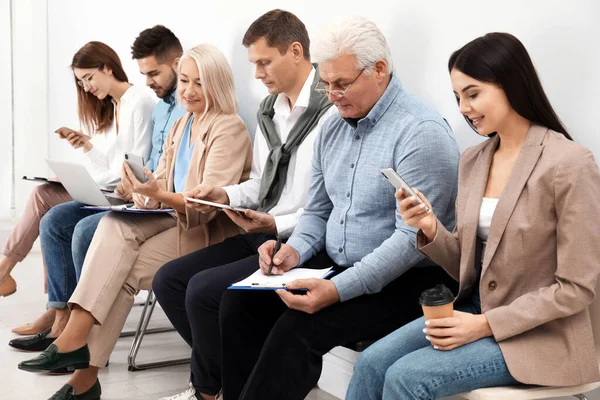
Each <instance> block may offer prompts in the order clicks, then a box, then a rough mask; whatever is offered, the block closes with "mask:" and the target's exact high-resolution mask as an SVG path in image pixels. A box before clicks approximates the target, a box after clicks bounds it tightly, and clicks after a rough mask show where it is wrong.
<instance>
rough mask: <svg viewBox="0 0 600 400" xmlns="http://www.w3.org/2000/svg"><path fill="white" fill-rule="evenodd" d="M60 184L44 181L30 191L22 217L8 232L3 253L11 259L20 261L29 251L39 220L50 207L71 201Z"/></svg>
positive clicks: (38, 228) (35, 236) (37, 231)
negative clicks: (9, 232)
mask: <svg viewBox="0 0 600 400" xmlns="http://www.w3.org/2000/svg"><path fill="white" fill-rule="evenodd" d="M71 200H72V199H71V196H69V193H67V191H66V190H65V188H64V187H63V186H62V185H57V184H52V183H44V184H42V185H38V186H36V187H35V189H33V190H32V191H31V194H30V195H29V200H27V205H26V206H25V212H24V213H23V218H21V220H20V221H19V223H18V224H17V226H16V227H15V229H13V231H12V233H11V234H10V236H9V238H8V240H7V241H6V244H5V245H4V251H3V254H4V255H5V256H6V257H8V258H10V259H11V260H13V261H16V262H21V261H23V259H24V258H25V257H27V254H29V252H30V251H31V248H32V247H33V243H34V242H35V240H36V239H37V237H38V236H39V234H40V220H41V219H42V217H43V216H44V215H45V214H46V213H47V212H48V210H50V209H51V208H52V207H54V206H56V205H59V204H62V203H66V202H67V201H71Z"/></svg>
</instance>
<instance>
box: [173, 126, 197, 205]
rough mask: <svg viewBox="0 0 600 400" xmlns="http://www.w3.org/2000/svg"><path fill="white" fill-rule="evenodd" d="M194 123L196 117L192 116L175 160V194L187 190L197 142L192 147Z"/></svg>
mask: <svg viewBox="0 0 600 400" xmlns="http://www.w3.org/2000/svg"><path fill="white" fill-rule="evenodd" d="M193 122H194V116H193V115H192V116H191V117H190V119H188V121H187V124H186V125H185V130H184V131H183V137H182V138H181V142H179V148H178V149H177V156H176V158H175V168H174V170H173V186H174V188H175V193H181V192H183V190H184V188H185V181H186V180H187V176H188V172H189V170H190V161H191V160H192V153H193V152H194V147H196V142H194V143H192V145H191V146H190V136H191V135H192V123H193Z"/></svg>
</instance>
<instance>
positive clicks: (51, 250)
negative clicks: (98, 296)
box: [40, 201, 106, 308]
mask: <svg viewBox="0 0 600 400" xmlns="http://www.w3.org/2000/svg"><path fill="white" fill-rule="evenodd" d="M81 206H83V204H81V203H78V202H76V201H70V202H68V203H63V204H59V205H58V206H55V207H52V208H51V209H50V211H48V213H46V215H44V217H43V218H42V220H41V221H40V242H41V244H42V252H43V254H44V261H45V262H46V268H47V269H48V308H65V307H66V306H67V302H68V301H69V298H70V297H71V294H73V291H74V290H75V286H76V285H77V281H78V280H79V277H80V275H81V269H82V267H83V261H84V260H85V254H86V253H87V249H88V247H90V243H91V241H92V238H93V237H94V232H96V228H97V227H98V223H99V222H100V219H101V218H102V217H103V216H104V214H106V212H105V211H94V210H82V209H81Z"/></svg>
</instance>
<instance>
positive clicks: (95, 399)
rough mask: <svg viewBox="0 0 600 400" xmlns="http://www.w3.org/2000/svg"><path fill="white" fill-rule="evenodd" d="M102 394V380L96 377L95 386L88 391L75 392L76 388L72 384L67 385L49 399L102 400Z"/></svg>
mask: <svg viewBox="0 0 600 400" xmlns="http://www.w3.org/2000/svg"><path fill="white" fill-rule="evenodd" d="M101 394H102V388H101V387H100V381H99V380H97V379H96V383H94V386H92V387H91V388H90V390H88V391H87V392H84V393H81V394H75V389H73V387H72V386H71V385H65V386H63V387H62V388H60V390H59V391H58V392H56V393H54V395H53V396H52V397H50V398H49V399H48V400H100V395H101Z"/></svg>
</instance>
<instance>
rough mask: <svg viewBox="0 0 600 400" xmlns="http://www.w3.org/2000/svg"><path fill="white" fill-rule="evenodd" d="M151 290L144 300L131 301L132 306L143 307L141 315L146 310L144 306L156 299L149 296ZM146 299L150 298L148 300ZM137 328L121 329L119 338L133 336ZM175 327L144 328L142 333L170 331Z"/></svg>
mask: <svg viewBox="0 0 600 400" xmlns="http://www.w3.org/2000/svg"><path fill="white" fill-rule="evenodd" d="M151 292H152V291H151V290H149V291H148V297H146V301H144V302H141V303H133V305H134V307H144V309H143V310H142V315H143V313H145V312H146V307H148V305H152V304H153V303H154V301H156V299H155V298H154V297H150V295H151ZM148 299H150V300H149V301H148ZM139 328H140V327H139V324H138V329H139ZM138 329H136V330H135V331H122V332H121V334H120V335H119V337H120V338H122V337H131V336H135V335H136V334H137V332H138ZM174 330H175V328H173V327H168V326H167V327H162V328H150V329H146V330H145V331H144V333H145V334H146V335H149V334H151V333H162V332H172V331H174Z"/></svg>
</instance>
